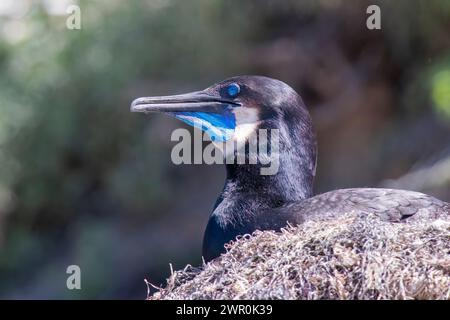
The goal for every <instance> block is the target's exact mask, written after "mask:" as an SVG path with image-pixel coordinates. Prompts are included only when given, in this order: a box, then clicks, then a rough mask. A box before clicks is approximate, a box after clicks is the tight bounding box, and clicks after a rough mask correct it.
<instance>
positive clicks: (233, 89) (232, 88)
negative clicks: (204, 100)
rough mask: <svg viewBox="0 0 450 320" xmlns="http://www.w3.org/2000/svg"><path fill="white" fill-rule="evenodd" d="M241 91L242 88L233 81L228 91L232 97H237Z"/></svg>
mask: <svg viewBox="0 0 450 320" xmlns="http://www.w3.org/2000/svg"><path fill="white" fill-rule="evenodd" d="M239 91H241V88H240V87H239V85H238V84H237V83H232V84H230V85H229V86H228V87H227V93H228V95H229V96H230V97H232V98H234V97H236V96H237V95H238V94H239Z"/></svg>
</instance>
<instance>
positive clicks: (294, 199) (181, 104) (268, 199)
mask: <svg viewBox="0 0 450 320" xmlns="http://www.w3.org/2000/svg"><path fill="white" fill-rule="evenodd" d="M131 111H132V112H145V113H147V112H164V113H168V114H170V115H172V116H175V117H176V118H179V119H181V120H183V121H185V122H187V123H189V124H190V125H193V126H197V127H200V128H201V129H202V130H203V131H206V132H208V133H209V135H210V136H211V139H212V140H213V141H214V140H215V143H216V144H217V145H219V144H220V142H223V141H233V142H236V141H242V140H246V139H248V138H249V137H250V135H251V134H252V133H254V132H256V131H257V130H258V129H269V130H273V129H277V130H278V133H279V143H278V148H277V149H275V148H273V146H272V148H271V146H270V143H269V146H268V148H269V149H270V148H271V149H272V150H271V151H272V152H277V154H278V155H279V168H278V171H277V172H276V174H273V175H263V174H261V170H260V169H261V168H262V166H263V165H262V164H261V163H259V162H258V163H257V164H250V163H247V162H246V163H244V164H238V163H236V161H233V163H228V162H227V164H226V169H227V178H226V182H225V186H224V188H223V191H222V193H221V194H220V196H219V198H218V199H217V201H216V204H215V206H214V209H213V212H212V214H211V216H210V218H209V222H208V224H207V227H206V231H205V234H204V239H203V257H204V259H205V260H206V261H210V260H212V259H214V258H215V257H217V256H219V255H220V254H221V253H223V252H224V251H225V249H224V245H225V244H226V243H228V242H229V241H230V240H234V239H235V238H236V236H238V235H244V234H251V233H252V232H254V231H255V230H280V228H283V227H285V226H286V225H287V224H288V223H289V224H292V225H297V224H300V223H302V222H304V221H305V220H306V219H314V218H325V217H329V218H332V217H335V216H338V215H340V214H343V213H348V212H351V211H356V212H361V213H364V214H365V213H367V214H371V213H375V214H377V215H378V216H379V217H380V218H381V219H384V220H386V221H392V222H400V221H403V220H405V219H407V218H408V220H411V219H414V218H411V217H413V216H416V217H417V216H425V217H430V218H437V217H439V216H441V215H448V214H450V204H449V203H446V202H443V201H440V200H438V199H436V198H434V197H431V196H429V195H425V194H422V193H418V192H413V191H406V190H393V189H381V188H358V189H341V190H335V191H330V192H327V193H324V194H320V195H316V196H313V180H314V176H315V172H316V139H315V135H314V132H313V127H312V122H311V118H310V115H309V112H308V110H307V109H306V107H305V104H304V103H303V101H302V99H301V97H300V96H299V95H298V94H297V93H296V92H295V91H294V90H293V89H292V88H291V87H290V86H288V85H287V84H285V83H283V82H281V81H279V80H275V79H271V78H267V77H263V76H238V77H233V78H230V79H227V80H224V81H222V82H219V83H217V84H214V85H212V86H211V87H209V88H207V89H205V90H203V91H197V92H193V93H187V94H182V95H174V96H161V97H143V98H138V99H136V100H134V101H133V102H132V104H131ZM200 120H201V122H200ZM247 143H248V141H247ZM247 146H248V145H247ZM236 150H237V149H236ZM236 150H234V151H233V154H232V157H236V155H237V151H236ZM248 150H249V148H248V147H247V148H245V149H244V151H245V156H246V159H248V158H249V151H248ZM225 154H226V150H225V151H224V156H225Z"/></svg>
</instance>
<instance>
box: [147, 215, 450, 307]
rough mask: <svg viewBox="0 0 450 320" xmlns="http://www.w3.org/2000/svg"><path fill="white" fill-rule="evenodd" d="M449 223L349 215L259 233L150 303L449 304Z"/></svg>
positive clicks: (177, 276) (181, 274)
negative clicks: (357, 301)
mask: <svg viewBox="0 0 450 320" xmlns="http://www.w3.org/2000/svg"><path fill="white" fill-rule="evenodd" d="M449 298H450V219H449V217H444V218H441V219H438V220H434V221H430V220H420V219H415V220H414V221H411V222H404V223H391V222H384V221H380V219H378V218H377V217H376V216H372V215H361V214H348V215H345V216H342V217H340V218H338V219H333V220H329V221H309V222H307V223H305V224H303V225H300V226H298V227H287V228H286V229H284V230H282V232H278V233H276V232H272V231H264V232H260V231H257V232H255V233H254V234H253V235H251V236H250V235H246V236H244V237H241V238H238V239H237V240H236V241H234V242H233V243H231V244H230V245H228V246H227V253H226V254H224V255H222V256H221V257H219V258H217V259H215V260H213V261H212V262H210V263H208V264H205V265H203V266H202V268H193V267H190V266H188V267H186V268H185V269H184V270H181V271H176V272H173V273H172V275H171V276H170V278H169V279H168V280H167V286H166V287H165V288H161V289H160V290H159V291H158V292H156V293H155V294H153V295H152V296H150V297H149V299H447V300H448V299H449Z"/></svg>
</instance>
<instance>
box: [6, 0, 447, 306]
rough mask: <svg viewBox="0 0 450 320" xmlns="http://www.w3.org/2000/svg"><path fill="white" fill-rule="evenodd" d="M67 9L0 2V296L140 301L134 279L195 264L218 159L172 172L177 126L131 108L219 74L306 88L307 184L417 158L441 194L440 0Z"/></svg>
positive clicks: (333, 181)
mask: <svg viewBox="0 0 450 320" xmlns="http://www.w3.org/2000/svg"><path fill="white" fill-rule="evenodd" d="M70 3H71V2H70V1H57V0H54V1H52V0H46V1H43V0H42V1H27V0H20V1H19V0H16V1H5V2H4V3H3V4H2V5H0V70H1V72H0V297H2V298H118V297H120V298H129V297H134V298H139V297H142V298H144V297H145V295H146V287H145V284H144V278H147V279H148V280H149V281H150V282H152V283H155V284H159V283H162V279H163V278H164V277H166V276H167V275H168V273H169V267H168V264H169V263H170V262H172V263H174V264H175V266H174V267H181V266H183V265H184V264H186V263H191V264H196V263H199V262H200V261H201V260H200V247H201V239H202V233H203V229H204V227H205V224H206V221H207V217H208V214H209V212H210V209H211V207H212V204H213V202H214V200H215V197H216V195H217V193H218V192H219V191H220V189H221V187H222V183H223V178H224V172H223V168H221V167H220V166H212V167H211V166H175V165H173V164H172V163H171V161H170V148H171V143H170V133H171V131H172V130H173V129H174V128H176V127H179V126H182V124H181V123H179V122H177V121H176V120H173V119H169V118H166V117H164V116H156V115H155V116H152V117H144V116H142V115H136V114H130V113H129V111H128V110H129V108H128V107H129V103H130V101H131V100H132V99H133V98H135V97H137V96H141V95H151V94H170V93H176V92H182V91H186V90H196V89H200V88H203V87H206V86H208V85H210V84H211V83H213V82H216V81H219V80H221V79H224V78H227V77H229V76H233V75H238V74H263V75H267V76H270V77H274V78H278V79H281V80H283V81H285V82H287V83H289V84H290V85H291V86H293V87H294V88H295V89H296V90H297V91H298V92H299V93H300V94H301V95H302V97H303V98H304V100H305V102H306V103H307V105H308V106H309V107H310V109H311V112H312V114H313V118H314V121H315V124H316V130H317V132H318V138H319V168H318V178H317V187H316V189H317V191H318V192H321V191H325V190H329V189H333V188H339V187H349V186H354V187H356V186H377V185H390V184H392V183H394V182H395V181H403V180H401V179H400V180H399V178H400V177H402V176H404V175H406V174H414V172H415V171H417V170H421V169H423V168H427V169H429V170H428V171H426V172H430V173H429V176H430V177H431V178H430V179H427V181H428V182H427V184H423V185H421V187H420V190H419V191H424V192H428V193H430V194H433V195H435V196H437V197H440V198H441V199H443V200H447V201H449V200H450V190H449V189H450V187H449V186H450V182H449V176H450V174H449V175H448V176H447V177H445V173H446V172H450V168H448V165H447V168H448V170H447V171H446V170H445V167H444V170H442V163H443V164H444V165H445V164H446V163H449V162H448V161H447V162H445V161H446V159H448V158H449V157H450V139H449V137H450V125H449V124H450V98H449V97H450V93H449V90H450V89H449V88H450V37H449V34H450V2H449V1H445V0H432V1H420V0H415V1H407V0H404V1H359V2H352V4H350V3H348V2H346V1H340V0H321V1H313V0H306V1H293V0H292V1H276V0H262V1H237V0H236V1H225V0H214V1H210V0H195V1H183V0H148V1H133V2H125V1H119V0H108V1H107V0H102V1H95V2H94V1H79V2H77V3H78V4H79V6H80V8H81V18H82V28H81V30H68V29H67V28H66V18H67V15H66V13H65V9H66V7H67V5H68V4H70ZM373 3H376V4H378V5H379V6H380V8H381V13H382V29H381V30H372V31H370V30H368V29H367V28H366V24H365V22H366V18H367V14H366V8H367V6H368V5H369V4H373ZM61 8H62V9H61ZM436 163H439V164H441V166H440V168H441V171H440V172H443V173H444V174H443V175H444V176H443V175H442V174H439V179H433V178H432V177H433V168H434V166H435V164H436ZM400 186H401V187H404V188H416V187H414V186H411V185H408V184H403V185H400ZM416 189H417V188H416ZM71 264H77V265H79V266H80V267H81V270H82V290H80V291H76V290H75V291H69V290H67V288H66V277H67V274H66V273H65V271H66V267H67V266H68V265H71Z"/></svg>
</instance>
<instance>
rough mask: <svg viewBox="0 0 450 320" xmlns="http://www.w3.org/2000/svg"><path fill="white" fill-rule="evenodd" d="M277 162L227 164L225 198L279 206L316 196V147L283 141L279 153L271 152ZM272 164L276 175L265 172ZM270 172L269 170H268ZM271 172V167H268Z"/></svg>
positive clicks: (267, 205)
mask: <svg viewBox="0 0 450 320" xmlns="http://www.w3.org/2000/svg"><path fill="white" fill-rule="evenodd" d="M271 157H272V159H273V161H278V164H277V165H274V164H273V163H272V164H269V165H263V164H260V163H258V164H228V165H227V166H226V169H227V178H226V182H225V187H224V192H223V194H222V197H223V198H230V197H233V198H241V200H244V201H252V199H254V200H256V201H257V202H258V203H259V204H260V205H261V206H265V207H276V206H279V205H282V204H283V203H287V202H292V201H299V200H303V199H306V198H309V197H311V196H312V195H313V182H314V175H315V165H316V159H315V157H316V153H315V147H311V146H309V145H302V144H300V145H296V146H295V147H294V146H293V144H292V143H286V141H283V140H282V141H280V149H279V150H278V154H277V156H275V157H274V155H273V154H272V155H271ZM269 166H270V167H271V169H272V172H273V170H275V169H276V172H273V174H264V169H267V168H268V167H269ZM266 172H267V170H266ZM269 172H270V170H269Z"/></svg>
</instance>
